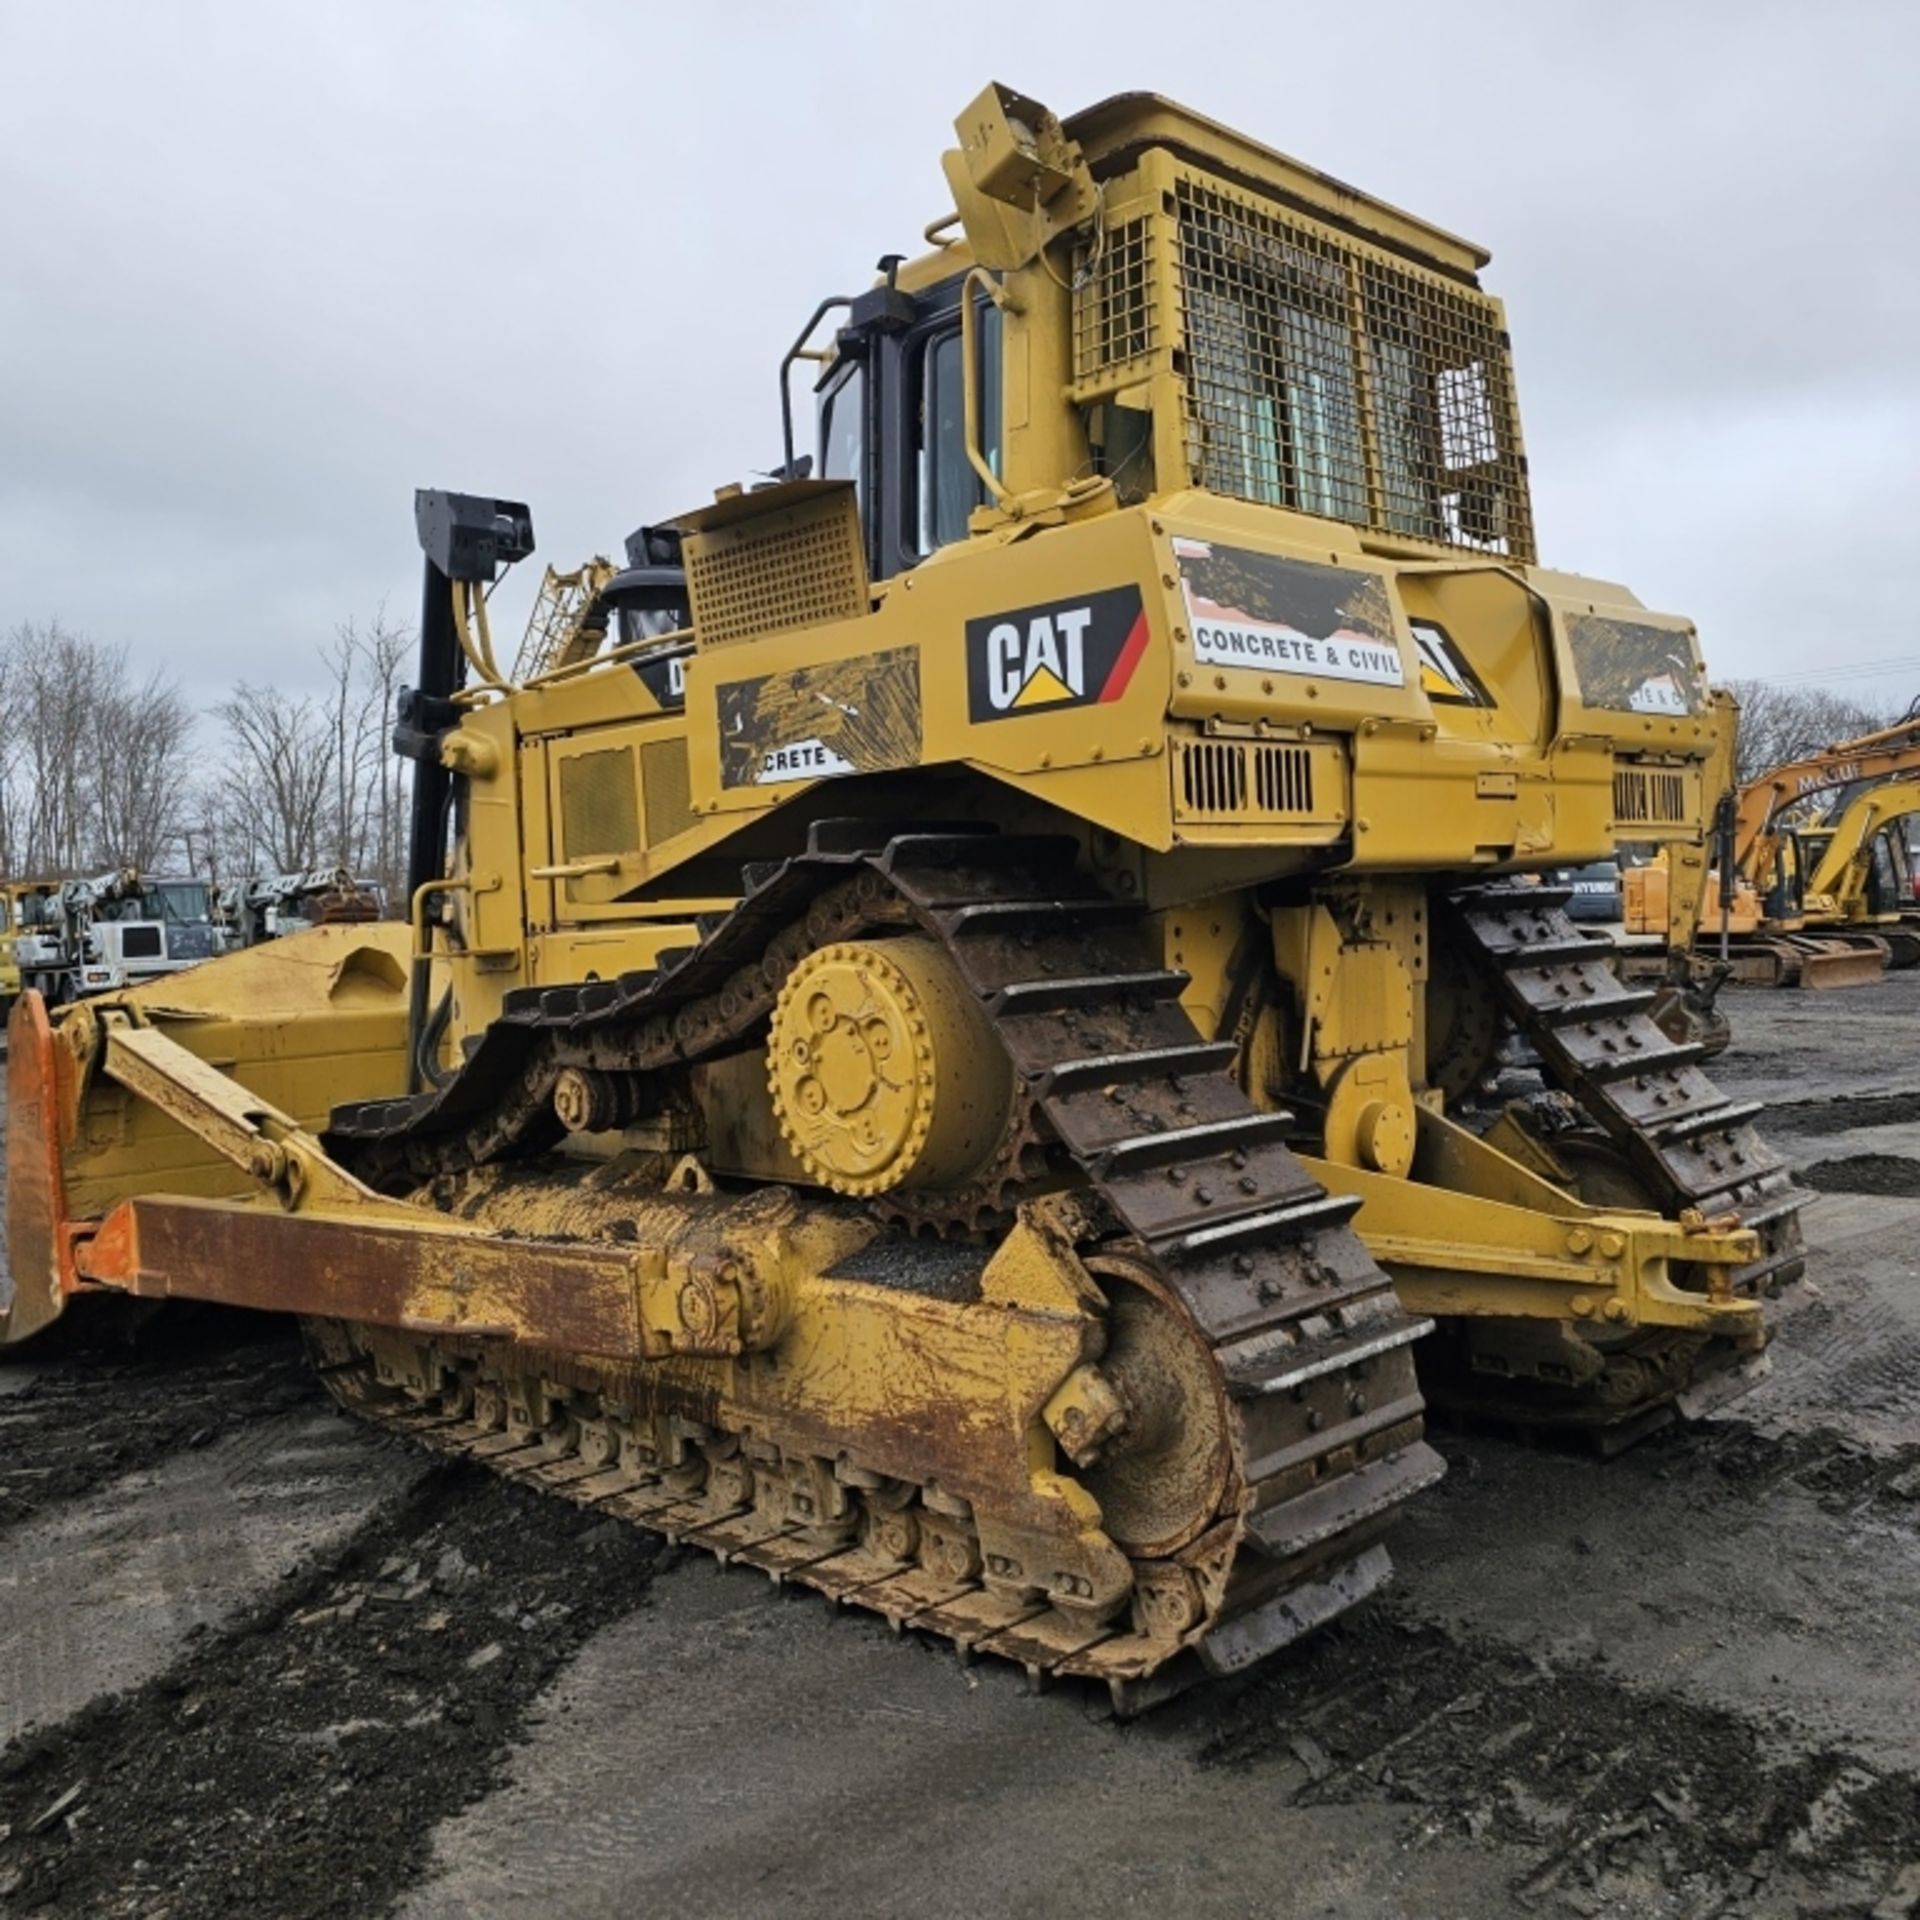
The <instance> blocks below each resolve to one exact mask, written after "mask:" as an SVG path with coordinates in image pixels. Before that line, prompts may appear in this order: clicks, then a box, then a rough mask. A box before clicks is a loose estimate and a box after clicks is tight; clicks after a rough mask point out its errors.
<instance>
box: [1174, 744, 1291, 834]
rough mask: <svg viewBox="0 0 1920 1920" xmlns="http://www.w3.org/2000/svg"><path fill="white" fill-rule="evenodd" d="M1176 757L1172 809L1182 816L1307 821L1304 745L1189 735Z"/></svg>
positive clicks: (1185, 817) (1182, 817)
mask: <svg viewBox="0 0 1920 1920" xmlns="http://www.w3.org/2000/svg"><path fill="white" fill-rule="evenodd" d="M1174 758H1175V773H1174V779H1175V783H1176V784H1175V788H1174V813H1175V816H1176V817H1177V818H1180V819H1186V820H1310V819H1312V818H1313V817H1314V790H1313V789H1314V783H1313V755H1312V754H1311V753H1310V752H1309V751H1308V750H1307V749H1306V748H1305V747H1289V746H1262V745H1254V744H1250V743H1248V742H1246V741H1240V740H1189V741H1184V742H1182V743H1180V745H1179V749H1178V751H1177V753H1176V754H1175V756H1174Z"/></svg>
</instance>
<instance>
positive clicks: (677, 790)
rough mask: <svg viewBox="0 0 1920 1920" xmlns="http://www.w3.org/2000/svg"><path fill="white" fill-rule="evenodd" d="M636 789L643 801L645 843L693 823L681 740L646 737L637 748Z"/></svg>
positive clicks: (670, 835)
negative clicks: (645, 818)
mask: <svg viewBox="0 0 1920 1920" xmlns="http://www.w3.org/2000/svg"><path fill="white" fill-rule="evenodd" d="M640 791H641V794H642V796H643V798H644V799H645V802H646V809H647V845H648V846H650V847H652V846H658V845H659V844H660V842H661V841H662V840H671V839H672V838H673V836H674V835H675V834H676V833H685V832H686V830H687V829H688V828H689V827H690V826H692V825H693V789H692V786H691V784H690V782H689V780H688V778H687V743H686V741H685V740H682V739H673V740H650V741H648V742H647V743H646V744H645V745H644V746H643V747H642V748H641V749H640Z"/></svg>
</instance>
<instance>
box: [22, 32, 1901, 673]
mask: <svg viewBox="0 0 1920 1920" xmlns="http://www.w3.org/2000/svg"><path fill="white" fill-rule="evenodd" d="M1917 74H1920V4H1915V0H1874V3H1872V4H1868V3H1867V0H1854V3H1853V4H1849V3H1848V0H1821V4H1817V5H1815V4H1809V0H1794V3H1793V4H1779V5H1774V4H1767V3H1766V0H1691V3H1689V0H1663V3H1662V4H1649V5H1644V6H1642V5H1636V4H1624V3H1622V0H1609V3H1608V4H1596V5H1574V4H1555V3H1554V0H1533V4H1529V5H1522V4H1515V5H1489V4H1472V3H1471V0H1448V4H1444V5H1442V4H1437V3H1436V0H1427V4H1421V5H1401V4H1389V0H1369V3H1368V4H1367V5H1364V6H1352V5H1347V4H1342V3H1337V0H1319V3H1318V4H1315V5H1311V6H1308V5H1298V4H1294V5H1290V4H1287V3H1286V0H1266V4H1255V5H1247V6H1233V5H1224V4H1219V5H1216V4H1209V0H1175V3H1174V4H1170V5H1147V4H1134V3H1132V0H1107V4H1106V5H1104V6H1102V7H1099V8H1095V7H1091V6H1084V5H1080V6H1071V7H1068V6H1058V5H1046V4H1043V3H1042V0H1024V4H1018V5H999V4H983V3H982V0H969V3H968V4H952V5H946V6H942V5H939V4H926V3H923V4H918V5H905V4H895V5H892V6H875V7H871V8H868V7H863V6H857V5H851V4H848V5H841V6H838V7H834V6H815V7H809V8H799V9H795V8H786V7H783V8H779V9H774V8H771V7H767V8H762V7H759V6H757V5H751V4H744V3H743V0H722V3H721V4H708V5H705V6H701V5H693V6H688V5H674V6H671V7H668V6H659V7H655V6H649V5H646V4H641V3H640V0H625V3H624V4H590V3H589V0H574V3H572V4H560V3H557V0H540V3H539V4H537V5H536V4H533V3H532V0H525V3H524V4H520V5H509V4H505V3H504V0H462V4H459V5H447V6H429V5H414V4H408V3H407V0H325V3H324V4H318V5H315V4H303V5H298V6H295V5H288V4H279V3H278V0H228V4H223V5H216V4H204V3H200V0H164V3H163V4H155V3H154V0H123V3H119V4H114V3H111V0H0V80H3V81H4V93H3V95H0V97H3V98H4V100H5V107H4V110H0V242H3V243H4V244H3V246H0V351H3V352H4V369H5V378H4V380H3V381H0V625H4V626H12V625H13V624H14V623H16V622H18V621H21V620H44V619H47V618H49V617H52V616H55V615H57V616H59V618H60V619H62V620H63V621H65V622H66V623H68V624H69V625H72V626H74V627H77V628H79V629H81V630H82V631H85V632H87V633H90V634H93V635H95V636H97V637H99V638H101V639H106V640H114V641H124V642H126V643H127V644H128V646H129V647H130V648H131V649H132V651H133V653H134V655H135V657H136V658H137V660H138V661H139V662H141V663H142V664H143V665H144V664H148V663H152V664H162V665H166V666H168V667H170V668H171V669H172V670H173V671H174V672H175V673H176V674H177V675H178V677H179V678H180V680H181V681H182V683H183V684H184V685H185V686H186V688H187V690H188V692H189V693H190V694H191V695H192V696H193V697H194V699H195V700H196V701H198V702H201V703H205V702H207V701H210V700H212V699H214V698H216V697H218V695H219V693H220V692H221V691H222V690H224V688H225V687H226V686H227V685H228V684H230V683H231V682H232V681H233V680H235V679H236V678H240V677H243V676H244V677H250V678H253V679H255V680H260V679H274V680H278V681H280V682H283V683H285V684H288V685H304V684H308V683H311V682H312V681H313V680H314V678H315V668H314V665H313V658H312V656H313V650H314V647H315V643H316V642H317V641H318V640H320V639H321V638H323V637H324V636H326V635H327V634H328V633H329V632H330V631H331V630H332V628H333V627H334V626H335V624H336V623H338V622H339V621H341V620H344V619H347V618H350V617H359V618H365V617H366V616H368V615H369V614H370V613H371V612H372V611H373V610H374V609H375V608H376V607H377V606H378V605H379V604H380V602H381V601H382V600H383V599H384V600H385V601H386V602H387V604H388V607H389V609H390V610H391V611H392V612H395V613H397V614H400V615H402V616H403V617H405V618H407V619H411V618H412V615H413V610H414V603H415V600H416V596H417V591H418V588H417V578H418V568H419V559H418V551H417V548H416V546H415V544H414V536H413V525H412V510H411V503H412V490H413V489H414V487H416V486H419V485H433V486H447V487H456V488H461V489H464V490H468V491H473V492H495V493H500V494H505V495H509V496H512V497H517V498H519V499H523V500H526V501H528V502H530V503H531V505H532V508H533V515H534V525H535V529H536V532H537V534H538V536H539V540H540V547H541V552H542V554H543V555H544V556H545V557H546V558H548V559H551V560H553V561H555V562H556V563H557V564H560V565H563V566H570V565H574V564H576V563H577V562H578V561H579V560H580V559H581V558H583V557H585V556H586V555H587V554H589V553H591V552H594V551H601V552H607V553H612V554H616V555H617V554H618V551H619V543H620V540H621V538H622V536H623V535H624V534H625V533H626V532H627V531H628V529H629V528H630V527H632V526H634V525H636V524H637V523H639V522H640V521H641V520H643V519H661V518H665V517H667V516H668V515H670V514H672V513H674V512H677V511H680V510H683V509H685V508H687V507H690V506H693V505H696V504H698V503H700V502H701V501H703V500H705V499H707V498H709V497H710V494H711V489H712V488H713V487H714V486H715V485H716V484H717V483H719V482H722V481H726V480H730V479H737V478H740V477H742V476H743V475H745V474H746V473H748V472H749V471H750V470H752V469H755V468H763V467H765V466H766V465H768V464H769V463H770V462H771V461H773V460H774V459H776V458H777V457H778V453H777V442H778V417H777V412H776V388H775V380H774V370H775V366H776V363H777V361H778V358H779V355H780V353H781V351H782V350H783V349H784V347H785V346H786V345H787V343H788V341H789V340H790V338H791V337H792V335H793V333H794V331H795V329H796V328H797V326H798V325H799V323H800V321H801V320H803V319H804V318H805V316H806V314H807V313H808V311H809V310H810V309H811V307H812V306H813V304H814V302H815V301H816V300H817V299H818V298H819V297H820V296H821V295H823V294H826V293H833V292H843V291H849V290H852V289H853V288H855V287H857V286H859V285H860V284H862V283H863V282H864V281H865V279H866V278H867V277H868V272H869V269H870V268H871V266H872V264H873V261H874V259H875V257H876V256H877V255H879V254H880V253H882V252H884V251H888V250H894V249H898V250H912V249H914V248H915V246H916V244H917V238H918V235H919V233H920V230H921V228H922V227H923V226H924V225H925V224H926V222H927V221H928V220H929V219H930V218H932V217H933V216H935V215H937V214H939V213H941V212H943V211H944V210H945V199H944V194H943V188H942V182H941V175H940V167H939V155H940V152H941V149H942V147H943V146H945V145H947V144H949V143H950V141H951V122H952V119H953V116H954V114H955V113H956V112H957V111H958V110H959V109H960V107H961V106H963V105H964V104H965V103H966V101H967V100H968V99H969V98H970V97H971V96H972V95H973V94H974V93H975V92H977V91H978V89H979V88H980V86H981V85H983V84H984V83H985V82H986V81H987V80H988V79H990V78H991V79H999V80H1003V81H1005V82H1007V83H1008V84H1010V85H1012V86H1015V87H1018V88H1019V89H1021V90H1022V91H1023V92H1027V93H1030V94H1033V95H1036V96H1037V97H1038V98H1040V99H1043V100H1045V101H1046V102H1047V103H1048V104H1049V105H1050V106H1052V107H1053V108H1055V109H1056V111H1059V112H1063V113H1064V112H1068V111H1071V110H1073V109H1074V108H1077V107H1080V106H1084V105H1086V104H1088V103H1090V102H1091V101H1093V100H1095V99H1097V98H1100V97H1102V96H1104V95H1106V94H1109V93H1113V92H1118V91H1122V90H1125V89H1129V88H1151V89H1154V90H1157V91H1160V92H1163V93H1168V94H1172V95H1173V96H1175V97H1176V98H1178V99H1181V100H1183V101H1185V102H1186V103H1187V104H1189V105H1191V106H1193V107H1196V108H1199V109H1200V110H1202V111H1204V112H1207V113H1210V114H1212V115H1213V116H1214V117H1215V118H1218V119H1222V120H1225V121H1227V122H1228V123H1229V124H1231V125H1234V126H1236V127H1240V128H1242V129H1244V130H1245V131H1247V132H1248V133H1250V134H1253V135H1255V136H1256V137H1258V138H1260V139H1262V140H1264V141H1266V142H1267V143H1269V144H1270V145H1273V146H1277V147H1280V148H1281V149H1283V150H1285V151H1287V152H1289V153H1292V154H1294V155H1296V156H1297V157H1299V158H1300V159H1302V160H1304V161H1306V162H1308V163H1309V164H1311V165H1314V166H1317V167H1320V168H1322V169H1324V170H1326V171H1328V172H1331V173H1334V174H1337V175H1339V176H1341V177H1342V178H1344V179H1347V180H1350V181H1352V182H1353V183H1354V184H1355V185H1357V186H1361V187H1364V188H1366V189H1367V190H1369V191H1371V192H1374V193H1377V194H1379V195H1381V196H1383V197H1384V198H1386V199H1389V200H1392V201H1395V202H1398V203H1399V204H1401V205H1404V206H1406V207H1407V208H1409V209H1410V210H1412V211H1414V212H1417V213H1420V214H1423V215H1425V216H1426V217H1427V218H1429V219H1432V220H1434V221H1436V222H1438V223H1439V224H1440V225H1442V226H1445V227H1449V228H1451V229H1453V230H1454V231H1456V232H1459V233H1463V234H1465V235H1467V236H1469V237H1471V238H1473V239H1475V240H1477V241H1479V242H1481V243H1482V244H1483V245H1485V246H1487V247H1488V248H1489V249H1491V251H1492V254H1493V264H1492V266H1491V267H1490V268H1489V269H1488V271H1487V273H1486V275H1485V282H1486V284H1487V285H1488V286H1489V288H1491V289H1492V290H1493V291H1494V292H1497V293H1498V294H1500V295H1501V296H1502V297H1503V298H1504V299H1505V300H1506V301H1507V304H1508V310H1509V317H1510V320H1511V323H1512V327H1513V332H1514V339H1515V353H1516V359H1517V364H1518V371H1519V381H1520V395H1521V407H1522V414H1523V418H1524V421H1525V426H1526V433H1527V442H1528V451H1529V455H1530V458H1531V463H1532V469H1533V484H1534V497H1535V505H1536V509H1537V514H1538V520H1539V525H1540V535H1541V547H1542V556H1543V558H1544V559H1546V560H1547V561H1548V562H1549V563H1551V564H1554V565H1558V566H1565V567H1569V568H1573V569H1576V570H1579V571H1583V572H1588V573H1595V574H1599V575H1602V576H1606V577H1610V578H1614V579H1618V580H1622V581H1625V582H1626V583H1628V584H1629V585H1630V586H1631V587H1633V589H1634V590H1635V591H1636V592H1637V593H1639V594H1640V596H1641V597H1642V598H1643V599H1644V600H1646V601H1648V602H1649V603H1651V604H1653V605H1655V606H1658V607H1661V608H1664V609H1667V610H1670V611H1675V612H1683V613H1687V614H1690V615H1692V616H1693V617H1694V618H1695V619H1696V620H1698V622H1699V623H1700V628H1701V632H1702V635H1703V637H1704V640H1705V643H1706V647H1707V653H1708V658H1709V661H1710V663H1711V665H1712V667H1713V669H1714V672H1715V673H1716V675H1718V676H1720V677H1726V676H1730V675H1741V674H1764V675H1789V674H1791V675H1811V674H1815V673H1821V674H1826V675H1829V676H1836V677H1837V683H1839V682H1844V683H1845V684H1848V685H1852V686H1857V687H1858V689H1859V690H1861V691H1863V692H1869V691H1870V692H1875V693H1878V694H1881V695H1885V696H1888V697H1893V696H1896V695H1897V696H1899V697H1902V698H1904V697H1905V696H1906V694H1907V693H1909V692H1920V634H1916V632H1915V630H1914V616H1913V604H1914V600H1915V597H1916V596H1915V588H1916V585H1917V584H1920V583H1917V582H1916V566H1917V564H1920V536H1917V535H1916V523H1920V455H1917V454H1916V449H1917V448H1920V245H1917V244H1916V240H1917V238H1920V78H1917V77H1916V76H1917ZM523 571H525V570H523ZM531 588H532V581H531V579H528V580H526V581H517V582H514V583H513V585H512V587H511V588H510V589H507V590H503V591H504V595H505V597H504V599H503V602H502V612H501V621H502V625H503V626H504V627H505V628H506V629H507V630H508V631H509V633H513V632H517V629H518V625H519V622H520V621H521V620H522V619H523V618H524V609H525V605H526V601H527V599H528V597H529V596H530V594H531ZM1887 662H1893V663H1897V664H1896V665H1894V666H1892V667H1890V668H1881V667H1879V666H1878V665H1877V663H1887ZM1869 669H1872V671H1869ZM1856 670H1858V677H1857V678H1856V679H1848V678H1847V676H1849V675H1852V674H1854V673H1855V672H1856Z"/></svg>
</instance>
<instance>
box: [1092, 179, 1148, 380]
mask: <svg viewBox="0 0 1920 1920" xmlns="http://www.w3.org/2000/svg"><path fill="white" fill-rule="evenodd" d="M1159 344H1160V329H1159V325H1158V315H1157V314H1156V313H1155V312H1154V298H1153V222H1152V221H1151V220H1149V219H1147V218H1145V217H1144V216H1143V217H1142V218H1140V219H1138V220H1125V221H1122V222H1121V223H1120V224H1119V225H1118V226H1115V227H1113V228H1111V229H1110V230H1109V231H1108V232H1107V233H1106V234H1104V235H1103V236H1102V238H1101V240H1100V242H1099V244H1098V245H1097V246H1095V247H1092V248H1083V249H1082V250H1081V252H1080V254H1079V255H1078V257H1077V258H1076V259H1075V261H1074V292H1073V377H1074V378H1075V379H1076V380H1091V379H1093V378H1094V377H1095V376H1096V375H1098V374H1102V373H1105V372H1106V371H1107V370H1108V369H1109V368H1112V367H1123V366H1126V365H1127V364H1129V363H1130V362H1131V361H1135V360H1144V359H1145V358H1146V357H1147V355H1148V354H1150V353H1151V352H1152V351H1153V350H1154V348H1155V347H1157V346H1158V345H1159Z"/></svg>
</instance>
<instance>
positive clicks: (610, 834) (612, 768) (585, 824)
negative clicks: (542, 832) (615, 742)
mask: <svg viewBox="0 0 1920 1920" xmlns="http://www.w3.org/2000/svg"><path fill="white" fill-rule="evenodd" d="M560 835H561V853H562V857H563V858H565V859H567V860H580V859H587V858H591V857H592V856H593V855H594V854H599V853H632V852H633V851H634V850H635V849H636V848H637V847H638V846H639V845H640V801H639V794H638V792H637V791H636V789H635V786H634V779H633V754H632V752H631V751H630V750H629V749H628V748H626V747H608V748H606V749H604V750H603V751H600V752H597V753H577V754H574V755H572V756H571V757H570V758H568V759H565V760H562V761H561V762H560Z"/></svg>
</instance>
